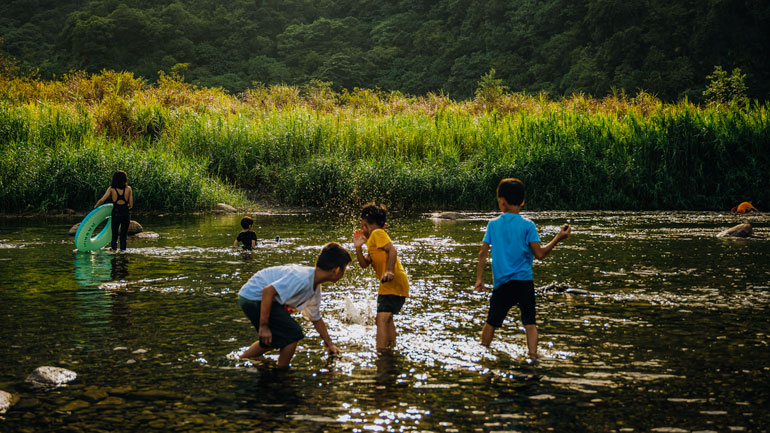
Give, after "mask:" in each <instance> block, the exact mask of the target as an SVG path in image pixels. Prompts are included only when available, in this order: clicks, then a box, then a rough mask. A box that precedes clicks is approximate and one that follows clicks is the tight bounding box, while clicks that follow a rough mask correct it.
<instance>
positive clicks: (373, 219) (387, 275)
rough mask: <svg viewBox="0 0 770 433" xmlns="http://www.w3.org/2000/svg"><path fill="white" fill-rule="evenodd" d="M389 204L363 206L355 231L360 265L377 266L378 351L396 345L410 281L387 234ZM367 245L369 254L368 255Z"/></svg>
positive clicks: (375, 267)
mask: <svg viewBox="0 0 770 433" xmlns="http://www.w3.org/2000/svg"><path fill="white" fill-rule="evenodd" d="M386 216H387V212H386V210H385V207H384V206H382V205H377V204H374V203H369V204H367V205H365V206H364V207H363V208H362V209H361V229H360V230H356V231H355V232H354V233H353V245H354V246H355V248H356V257H357V258H358V264H359V265H361V267H362V268H367V267H369V265H372V266H373V267H374V271H375V273H376V274H377V278H378V279H379V280H380V288H379V290H378V296H377V319H376V322H377V351H379V352H383V351H386V350H388V349H393V348H395V346H396V325H395V324H394V323H393V315H394V314H398V313H399V312H400V311H401V307H403V305H404V301H405V300H406V298H407V296H409V280H408V278H407V276H406V272H405V271H404V267H403V266H402V265H401V262H400V261H399V260H398V251H397V250H396V247H395V246H394V245H393V243H392V242H391V241H390V237H389V236H388V234H387V233H385V230H384V229H385V218H386ZM364 244H366V248H367V250H368V254H367V255H364V252H363V249H362V247H363V245H364Z"/></svg>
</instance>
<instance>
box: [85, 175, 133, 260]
mask: <svg viewBox="0 0 770 433" xmlns="http://www.w3.org/2000/svg"><path fill="white" fill-rule="evenodd" d="M108 197H109V198H110V200H111V201H112V217H111V218H110V224H112V241H111V242H110V248H111V249H112V251H115V250H116V249H117V247H118V245H117V243H118V236H120V251H125V250H126V237H127V236H128V225H129V224H130V223H131V211H130V210H131V208H133V207H134V191H133V190H132V189H131V187H130V186H128V175H127V174H126V172H125V171H123V170H118V171H116V172H115V174H113V175H112V184H111V185H110V186H109V188H107V191H105V192H104V195H103V196H102V198H100V199H99V201H97V202H96V204H95V205H94V209H96V208H97V207H99V206H101V205H102V203H104V202H105V201H106V200H107V198H108Z"/></svg>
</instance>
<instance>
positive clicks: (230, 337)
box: [0, 212, 770, 432]
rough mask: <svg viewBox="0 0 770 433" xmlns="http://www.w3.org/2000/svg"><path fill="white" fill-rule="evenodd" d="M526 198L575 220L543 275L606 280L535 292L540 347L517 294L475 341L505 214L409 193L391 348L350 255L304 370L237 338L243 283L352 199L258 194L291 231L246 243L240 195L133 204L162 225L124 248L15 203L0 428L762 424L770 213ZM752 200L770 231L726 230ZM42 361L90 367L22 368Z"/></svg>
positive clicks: (2, 336)
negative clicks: (576, 208)
mask: <svg viewBox="0 0 770 433" xmlns="http://www.w3.org/2000/svg"><path fill="white" fill-rule="evenodd" d="M524 215H525V216H526V217H528V218H530V219H532V220H533V221H534V222H535V223H536V224H537V226H538V230H539V232H540V236H541V239H542V240H543V241H544V242H543V243H545V242H547V241H548V240H550V239H551V238H552V237H553V235H554V234H555V233H556V232H557V230H558V226H559V224H562V223H564V222H566V221H567V220H570V221H571V224H572V225H573V226H574V231H573V235H572V236H571V237H570V238H569V239H568V240H567V241H565V242H564V243H562V244H561V245H560V246H559V247H557V249H556V250H554V251H553V252H552V254H551V255H550V256H549V257H548V258H547V259H545V260H544V261H543V262H538V261H536V262H535V285H536V286H544V285H546V284H548V283H551V282H554V281H558V282H560V283H562V284H567V285H569V286H571V287H573V288H576V289H582V290H585V291H588V292H589V293H588V295H573V294H559V293H546V292H540V293H539V296H538V298H537V308H538V310H537V316H538V323H539V330H540V337H541V340H540V362H539V363H538V364H537V365H535V366H532V365H529V364H527V362H526V360H525V358H526V356H525V354H526V344H525V339H524V338H525V337H524V332H523V331H522V330H521V329H520V326H521V323H520V322H519V321H518V310H517V309H516V308H514V309H513V310H512V312H511V313H509V316H508V320H506V322H505V324H504V325H503V327H502V328H500V329H499V330H498V332H497V334H496V336H495V340H494V341H493V343H492V346H491V347H490V348H489V349H487V348H484V347H482V346H481V345H480V344H479V338H478V336H479V331H480V329H481V326H482V324H483V322H484V319H485V317H486V310H487V305H488V295H485V294H479V293H475V292H473V290H472V286H473V283H474V281H475V266H476V257H477V255H478V249H479V243H480V241H481V239H482V237H483V231H484V229H485V227H486V223H487V221H488V220H489V219H490V218H493V217H494V216H496V214H492V213H465V214H463V218H462V219H461V220H458V221H441V222H439V221H435V220H431V219H430V218H428V215H409V216H399V215H396V216H395V217H392V218H391V220H390V221H389V227H388V232H389V233H390V236H391V237H392V239H393V241H394V244H395V245H396V246H397V247H398V250H399V256H400V259H401V261H402V263H403V264H404V267H405V268H406V270H407V273H408V275H409V277H410V283H411V297H410V298H409V299H408V300H407V303H406V304H405V306H404V310H403V311H402V314H401V315H398V316H396V326H397V329H398V331H399V333H400V334H399V339H398V344H397V350H396V351H395V353H393V354H392V355H385V356H377V355H376V353H375V350H374V343H375V341H374V337H375V327H374V326H373V325H372V324H371V320H370V319H371V317H370V316H369V315H367V311H371V308H372V306H371V305H372V303H374V300H375V298H376V290H377V289H376V288H377V283H376V281H375V277H374V273H373V271H372V270H371V269H366V270H362V269H360V268H358V267H357V265H356V266H352V265H351V267H350V268H349V270H348V272H347V273H346V274H345V277H344V278H343V279H342V280H341V281H340V282H338V283H337V284H334V285H324V298H323V305H322V310H323V315H324V320H325V321H326V323H327V325H328V327H329V329H330V333H331V336H332V339H333V340H334V341H335V342H336V343H337V345H338V346H339V347H340V349H341V351H342V354H341V356H340V357H339V358H335V359H330V358H329V357H328V356H327V355H326V354H325V352H324V350H323V348H322V346H321V342H320V339H319V337H318V335H317V333H316V332H315V330H314V329H313V327H312V325H311V324H310V323H308V322H305V321H304V320H303V319H302V318H301V317H298V320H299V321H300V322H301V323H302V324H303V327H304V328H305V330H306V334H307V337H306V338H305V339H304V340H302V341H301V342H300V346H299V348H298V350H297V354H296V356H295V358H294V360H293V363H292V368H291V370H290V371H289V372H288V373H284V372H280V371H277V370H276V369H275V368H274V363H275V359H276V357H275V356H268V357H267V358H266V359H265V360H262V361H259V362H255V363H254V364H251V363H245V364H244V363H243V362H239V361H237V360H234V359H232V353H233V352H236V351H238V350H239V349H242V348H244V347H245V346H248V345H249V344H250V343H251V342H253V341H254V340H255V339H256V338H257V333H256V331H255V330H254V329H253V328H252V326H251V324H250V323H249V322H248V320H247V319H246V318H245V316H244V315H243V313H242V312H241V311H240V309H239V307H238V304H237V302H236V299H237V292H238V289H239V288H240V286H241V285H242V284H243V283H244V282H246V280H247V279H248V278H249V277H250V276H251V275H252V274H253V273H254V272H256V271H257V270H259V269H261V268H262V267H266V266H270V265H276V264H284V263H302V264H312V263H313V262H314V260H315V257H316V256H317V254H318V252H319V250H320V246H321V245H323V244H324V243H326V242H328V241H338V242H341V243H343V244H344V245H345V246H346V247H347V248H349V249H350V250H352V239H351V234H352V231H353V230H354V229H355V228H357V223H356V221H357V219H356V218H355V217H354V215H352V214H345V215H312V214H284V215H257V216H256V224H255V231H256V233H257V236H259V237H260V238H263V239H272V238H275V237H276V236H279V237H280V239H281V241H280V243H278V244H275V245H271V244H262V245H260V246H259V247H258V248H257V250H256V251H255V252H251V253H247V252H243V251H240V250H238V249H235V248H232V247H229V245H232V242H233V240H234V237H235V235H236V234H237V232H238V231H239V220H240V217H239V216H153V217H150V216H141V215H139V216H135V217H134V219H137V220H138V221H139V222H141V223H142V225H143V226H144V228H145V230H148V231H154V232H157V233H159V235H160V238H159V239H156V240H134V239H130V238H129V241H128V246H129V249H128V252H127V253H125V254H111V253H109V252H107V251H101V252H96V253H76V252H74V251H73V250H74V243H73V240H72V238H71V237H69V236H67V231H68V229H69V227H70V226H71V225H72V224H74V223H76V222H78V221H79V219H78V218H74V217H73V218H58V219H57V218H48V219H45V218H43V219H40V218H30V219H26V218H25V219H3V220H0V323H2V326H0V390H5V391H9V392H13V393H15V394H17V395H19V396H20V397H21V401H20V402H19V403H17V404H16V405H15V406H13V407H12V408H11V409H10V410H9V411H8V412H7V413H5V414H4V415H0V417H1V418H0V431H3V432H5V431H53V430H56V431H99V430H103V431H148V430H161V431H238V432H240V431H292V432H295V431H296V432H321V431H446V432H453V431H454V432H493V431H495V432H501V431H521V432H526V431H533V432H541V431H556V432H567V431H596V432H609V431H618V432H621V431H622V432H631V431H656V432H685V431H718V432H727V431H747V432H754V431H767V429H768V426H769V425H770V416H768V414H767V408H768V407H770V348H768V336H769V335H770V314H768V312H769V311H770V215H759V216H752V217H750V218H739V217H736V216H732V215H729V214H718V213H688V212H680V213H624V212H578V213H573V212H569V213H565V212H537V213H536V212H532V213H525V214H524ZM744 219H748V220H750V221H751V222H752V224H753V225H754V227H755V231H756V233H757V234H758V235H759V236H761V237H763V238H760V239H750V240H728V239H723V238H716V236H715V235H716V234H717V233H718V232H719V231H721V230H723V229H725V228H728V227H731V226H733V225H735V224H737V223H738V222H740V221H741V220H744ZM354 263H355V262H354ZM487 281H488V282H489V281H491V270H489V269H488V277H487ZM351 306H352V308H351ZM356 310H358V311H356ZM356 313H358V316H356ZM43 365H52V366H58V367H65V368H68V369H70V370H73V371H75V372H77V374H78V377H77V380H76V381H75V382H73V383H71V384H70V385H69V386H67V387H63V388H59V389H56V390H53V391H34V390H32V389H30V388H28V387H26V386H25V384H24V379H25V377H26V376H27V375H28V374H29V373H30V372H31V371H32V370H34V369H35V368H36V367H39V366H43ZM3 418H4V419H3Z"/></svg>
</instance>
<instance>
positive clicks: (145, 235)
mask: <svg viewBox="0 0 770 433" xmlns="http://www.w3.org/2000/svg"><path fill="white" fill-rule="evenodd" d="M159 237H160V235H159V234H157V233H155V232H142V233H137V234H135V235H134V238H135V239H158V238H159Z"/></svg>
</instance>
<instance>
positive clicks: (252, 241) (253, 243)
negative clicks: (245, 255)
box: [251, 239, 257, 250]
mask: <svg viewBox="0 0 770 433" xmlns="http://www.w3.org/2000/svg"><path fill="white" fill-rule="evenodd" d="M255 248H257V240H256V239H252V240H251V249H252V250H253V249H255Z"/></svg>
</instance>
